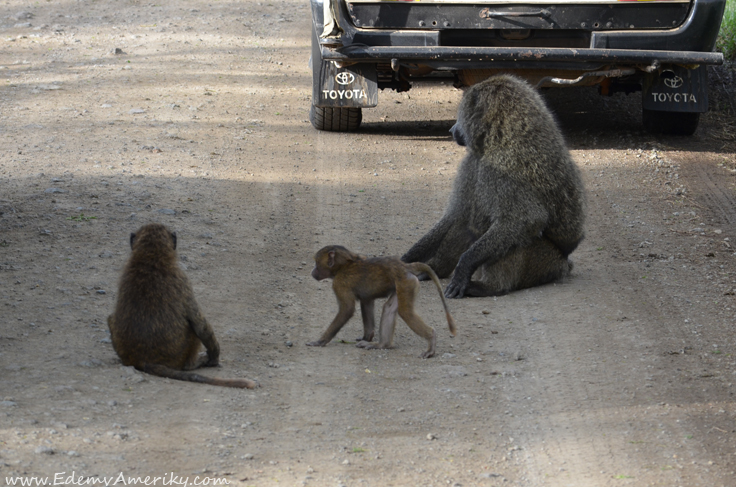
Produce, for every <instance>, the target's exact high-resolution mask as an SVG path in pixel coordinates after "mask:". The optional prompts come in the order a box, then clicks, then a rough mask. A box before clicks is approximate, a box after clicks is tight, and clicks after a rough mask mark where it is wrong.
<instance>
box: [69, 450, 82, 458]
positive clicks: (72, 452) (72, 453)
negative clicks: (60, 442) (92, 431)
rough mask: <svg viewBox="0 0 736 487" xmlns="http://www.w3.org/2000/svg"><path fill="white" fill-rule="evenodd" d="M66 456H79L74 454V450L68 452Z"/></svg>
mask: <svg viewBox="0 0 736 487" xmlns="http://www.w3.org/2000/svg"><path fill="white" fill-rule="evenodd" d="M66 454H67V456H69V457H78V456H79V453H77V452H75V451H74V450H69V451H68V452H66Z"/></svg>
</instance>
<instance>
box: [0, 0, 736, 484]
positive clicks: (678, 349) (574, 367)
mask: <svg viewBox="0 0 736 487" xmlns="http://www.w3.org/2000/svg"><path fill="white" fill-rule="evenodd" d="M309 28H310V26H309V11H308V3H307V2H306V1H305V0H300V1H294V0H285V1H271V2H268V1H264V2H256V1H243V2H232V1H214V2H213V1H210V2H206V1H202V0H185V1H180V2H174V1H168V0H163V1H159V2H157V3H147V2H138V1H131V0H119V1H116V2H112V1H104V0H96V1H95V0H79V1H72V0H61V1H54V2H51V1H46V2H41V1H39V2H28V1H21V0H2V1H0V142H1V144H0V484H2V485H8V484H10V483H12V482H13V480H12V479H14V478H17V477H22V478H24V479H27V478H30V477H31V476H37V477H38V478H39V479H40V480H42V479H43V478H48V481H49V483H53V482H54V480H56V481H57V482H58V483H57V484H56V485H70V484H74V485H88V484H86V483H85V482H89V479H90V478H91V479H92V481H94V482H102V481H104V480H107V481H108V482H109V483H110V485H112V484H113V483H114V484H115V485H143V484H144V483H145V482H144V481H145V477H146V476H150V477H151V478H152V479H151V480H150V481H149V483H148V485H152V483H151V482H153V477H163V476H165V478H164V480H161V479H158V480H157V483H156V484H155V485H164V482H165V481H166V480H168V481H169V484H167V485H172V484H171V481H172V480H175V481H179V482H183V481H184V480H186V481H188V482H189V485H192V484H194V483H195V482H198V483H199V484H204V485H213V484H214V482H215V481H223V480H225V481H227V482H228V483H230V484H233V485H242V486H251V485H253V486H273V485H297V486H301V485H314V486H350V487H352V486H364V485H365V486H379V487H382V486H419V485H421V486H440V485H442V486H445V485H451V486H475V485H478V486H494V485H498V486H501V485H503V486H506V485H518V486H586V487H588V486H618V485H633V486H644V485H662V486H673V485H681V486H736V473H735V472H736V397H734V392H736V387H734V383H735V382H736V326H735V325H734V321H735V319H736V240H734V237H736V195H735V194H734V182H735V181H734V175H735V174H736V158H735V157H734V152H735V151H736V143H734V137H733V134H734V120H733V118H731V117H729V116H728V110H726V109H729V110H732V109H733V105H732V103H733V98H731V99H728V97H725V98H721V99H719V98H717V97H712V99H711V101H712V102H713V103H712V104H713V106H714V108H715V109H716V110H715V111H714V112H712V113H710V114H708V115H707V116H705V117H704V120H703V122H702V123H701V127H700V128H699V130H698V132H697V133H696V135H695V136H693V137H690V138H669V137H653V136H649V135H646V134H645V133H644V132H643V131H642V129H641V120H640V109H641V103H640V98H639V97H638V95H631V96H629V97H628V98H627V97H626V96H624V95H617V96H616V97H613V98H608V99H604V98H600V97H598V96H596V95H591V93H593V91H592V90H591V89H588V90H582V89H581V90H569V91H567V90H565V91H553V92H550V93H549V94H548V99H549V102H550V106H551V107H552V108H553V109H554V111H555V112H556V113H557V116H558V118H559V120H560V123H561V126H562V128H563V131H564V133H565V136H566V137H567V139H568V142H569V145H570V149H571V151H572V154H573V156H574V159H575V160H576V161H577V163H578V164H579V166H580V168H581V170H582V172H583V175H584V180H585V184H586V186H587V191H588V206H589V208H588V224H587V238H586V240H585V241H584V242H583V243H582V245H581V247H580V248H579V249H578V250H577V251H576V252H575V253H574V254H573V255H572V258H573V260H574V262H575V270H574V274H573V276H572V277H571V278H570V279H567V280H566V281H564V282H560V283H556V284H553V285H548V286H543V287H539V288H535V289H531V290H526V291H521V292H516V293H513V294H510V295H508V296H504V297H500V298H484V299H463V300H453V301H450V307H451V310H452V313H453V315H454V317H455V319H456V320H457V322H458V327H459V333H458V336H457V337H456V338H451V337H450V336H449V333H448V332H447V325H446V322H445V321H444V316H443V313H442V307H441V304H440V302H439V299H438V297H437V294H436V292H435V290H434V288H433V286H432V284H431V283H429V282H427V283H423V284H422V293H421V295H420V298H419V301H418V303H419V305H418V306H419V310H420V314H421V315H422V316H423V317H424V318H425V319H426V320H427V321H428V323H429V324H430V325H432V326H434V327H435V329H436V330H437V331H438V341H437V352H438V353H437V356H436V357H435V358H432V359H429V360H422V359H420V358H418V356H419V354H420V353H421V352H422V351H423V350H424V346H425V344H424V343H423V342H422V340H421V339H420V338H419V337H417V336H415V335H414V334H413V333H412V332H411V331H410V330H409V329H408V328H407V327H406V326H405V325H404V324H403V323H399V325H398V328H397V329H398V333H397V337H396V340H395V344H396V348H395V349H393V350H389V351H365V350H362V349H357V348H355V347H354V345H353V344H352V343H351V342H354V340H355V337H357V336H359V334H360V332H361V325H360V321H359V319H358V318H353V320H352V321H351V322H350V323H349V324H348V325H347V326H346V327H345V329H344V330H343V331H342V332H341V334H340V335H338V337H337V338H338V339H337V340H335V341H333V342H332V343H330V344H329V345H328V346H327V347H325V348H318V349H317V348H311V347H306V346H305V343H306V342H308V341H310V340H313V339H316V338H317V337H318V336H319V334H320V333H321V332H322V331H323V330H324V328H325V327H326V326H327V324H328V323H329V321H330V320H331V318H332V316H333V314H334V313H335V311H336V305H335V299H334V296H333V295H332V291H331V288H330V283H329V282H322V283H318V282H316V281H314V280H313V279H312V278H311V277H310V275H309V273H310V270H311V265H312V255H313V254H314V252H315V251H316V250H317V249H319V248H320V247H322V246H324V245H327V244H342V245H345V246H346V247H348V248H350V249H352V250H354V251H357V252H360V253H363V254H367V255H397V254H398V255H400V254H402V253H403V252H405V251H406V250H407V249H408V248H409V246H410V245H412V244H413V243H414V242H415V241H416V240H417V239H418V238H419V236H421V235H422V234H423V232H425V231H427V229H429V228H430V227H431V225H432V224H433V223H434V222H435V221H436V220H437V219H438V218H439V216H440V215H441V213H442V211H443V208H444V205H445V203H446V201H447V198H448V195H449V191H450V187H451V182H452V179H453V176H454V174H455V171H456V168H457V165H458V162H459V161H460V159H461V158H462V155H463V153H464V150H463V149H462V148H461V147H458V146H456V145H454V143H453V142H452V140H451V138H450V137H449V134H448V132H447V130H448V129H449V127H450V126H451V125H452V123H453V118H454V116H455V111H456V107H457V103H458V101H459V99H460V97H461V92H460V91H458V90H456V89H454V88H452V86H451V85H450V84H449V83H444V84H434V85H422V86H417V87H416V88H415V89H413V90H412V91H410V92H409V93H403V94H396V93H391V92H381V93H380V94H379V106H378V107H377V108H376V109H372V110H366V111H364V126H363V129H362V130H361V132H360V133H357V134H332V133H319V132H317V131H315V130H313V129H312V127H311V125H310V124H309V122H308V120H307V116H308V115H307V111H308V106H309V100H310V95H311V75H310V71H309V68H308V64H307V61H308V57H309ZM712 81H713V83H712V86H713V88H714V89H722V90H726V92H727V90H729V89H731V90H732V89H733V84H732V76H731V75H730V74H729V71H728V70H720V71H717V72H714V73H713V79H712ZM151 221H157V222H162V223H164V224H166V225H168V226H170V227H171V229H173V230H175V231H176V232H177V234H178V241H179V249H180V258H181V265H182V267H183V268H185V269H186V272H187V274H188V276H189V278H190V279H191V281H192V283H193V286H194V288H195V292H196V294H197V297H198V301H199V303H200V305H201V307H202V308H203V311H204V314H205V316H207V318H208V319H209V321H210V322H211V323H212V325H213V327H214V329H215V332H216V334H217V336H218V338H219V341H220V345H221V348H222V357H221V359H222V365H223V366H222V367H221V368H220V369H216V370H206V371H204V372H203V373H206V374H212V375H216V376H219V377H248V378H252V379H257V380H258V381H259V382H260V384H261V388H260V389H257V390H252V391H251V390H234V389H226V388H217V387H212V386H206V385H199V384H191V383H183V382H177V381H173V380H166V379H160V378H157V377H152V376H149V375H146V374H142V373H139V372H136V371H134V370H131V369H130V368H128V367H123V366H122V365H121V363H120V361H119V360H118V358H117V357H116V355H115V353H114V351H113V350H112V347H111V345H110V339H109V333H108V331H107V325H106V318H107V315H108V314H109V313H110V312H111V311H112V308H113V304H114V301H115V297H116V292H117V290H116V287H117V280H118V277H119V274H120V271H121V269H122V266H123V264H124V262H125V260H126V258H127V256H128V255H129V248H128V236H129V233H130V232H132V231H135V230H136V229H137V228H138V227H139V226H141V225H142V224H144V223H147V222H151ZM445 283H446V281H445ZM121 474H122V475H123V480H121V477H120V475H121ZM172 476H173V479H172ZM136 477H141V481H135V478H136ZM111 480H112V481H111ZM18 485H19V484H18Z"/></svg>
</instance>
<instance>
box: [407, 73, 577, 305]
mask: <svg viewBox="0 0 736 487" xmlns="http://www.w3.org/2000/svg"><path fill="white" fill-rule="evenodd" d="M451 132H452V135H453V138H454V139H455V141H456V142H457V143H458V144H459V145H461V146H465V147H466V148H467V154H466V156H465V158H464V159H463V161H462V163H461V164H460V167H459V169H458V172H457V176H456V178H455V181H454V187H453V190H452V195H451V196H450V201H449V203H448V205H447V209H446V210H445V213H444V215H443V216H442V218H441V219H440V221H439V222H437V223H436V224H435V225H434V227H432V229H430V230H429V232H428V233H427V234H426V235H424V236H423V237H422V238H421V239H419V241H418V242H417V243H415V244H414V246H413V247H411V248H410V249H409V251H408V252H406V254H404V255H403V256H402V257H401V260H402V261H404V262H426V263H427V264H429V266H430V267H432V269H434V271H435V272H436V273H437V275H438V276H439V277H441V278H444V277H447V276H449V275H450V274H451V273H452V279H451V281H450V284H448V285H447V287H446V288H445V296H447V297H448V298H461V297H463V296H466V295H467V296H498V295H503V294H506V293H508V292H511V291H515V290H518V289H524V288H527V287H532V286H537V285H540V284H544V283H548V282H552V281H554V280H557V279H560V278H562V277H565V276H567V275H568V274H569V272H570V270H571V269H572V263H571V262H569V261H568V258H567V257H568V255H570V253H572V251H573V250H575V248H576V247H577V246H578V244H579V243H580V241H581V240H582V239H583V221H584V212H585V202H584V194H583V192H584V190H583V184H582V180H581V177H580V173H579V171H578V168H577V167H576V165H575V163H574V162H573V160H572V158H571V157H570V154H569V152H568V150H567V147H566V145H565V141H564V139H563V137H562V134H561V133H560V131H559V129H558V128H557V124H556V123H555V120H554V118H553V116H552V114H551V113H550V111H549V109H548V108H547V106H546V105H545V103H544V101H543V100H542V97H541V96H539V94H538V93H537V92H536V91H535V90H534V89H533V88H532V87H531V86H529V85H528V84H527V83H525V82H524V81H522V80H520V79H517V78H514V77H512V76H507V75H501V76H495V77H492V78H489V79H487V80H485V81H483V82H481V83H479V84H477V85H474V86H472V87H471V88H470V89H468V91H467V92H466V93H465V94H464V95H463V98H462V101H461V102H460V106H459V109H458V116H457V123H455V125H454V126H453V127H452V129H451ZM476 271H478V272H477V273H476ZM474 274H476V280H471V278H472V277H473V275H474Z"/></svg>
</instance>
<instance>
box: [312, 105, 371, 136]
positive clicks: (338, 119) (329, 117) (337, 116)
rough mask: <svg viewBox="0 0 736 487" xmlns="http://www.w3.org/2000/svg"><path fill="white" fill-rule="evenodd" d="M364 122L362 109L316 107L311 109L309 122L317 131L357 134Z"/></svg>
mask: <svg viewBox="0 0 736 487" xmlns="http://www.w3.org/2000/svg"><path fill="white" fill-rule="evenodd" d="M362 120H363V111H362V109H361V108H353V107H316V106H314V105H312V107H311V108H310V109H309V121H310V122H312V126H313V127H314V128H316V129H317V130H326V131H328V132H355V131H356V130H358V127H360V122H361V121H362Z"/></svg>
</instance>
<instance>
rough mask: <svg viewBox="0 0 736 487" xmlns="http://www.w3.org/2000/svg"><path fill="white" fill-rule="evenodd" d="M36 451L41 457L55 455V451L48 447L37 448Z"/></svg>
mask: <svg viewBox="0 0 736 487" xmlns="http://www.w3.org/2000/svg"><path fill="white" fill-rule="evenodd" d="M35 451H36V453H38V454H39V455H53V454H54V449H53V448H51V447H48V446H39V447H38V448H36V450H35Z"/></svg>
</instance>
